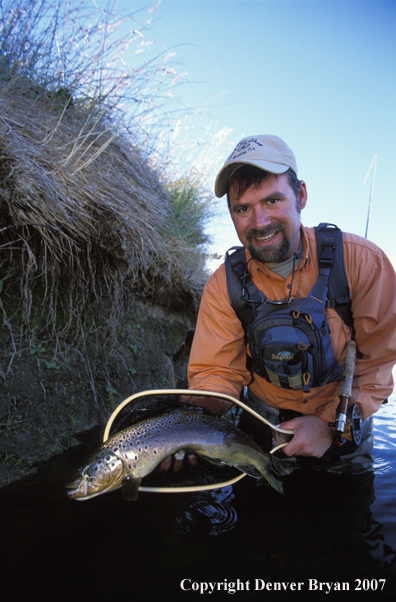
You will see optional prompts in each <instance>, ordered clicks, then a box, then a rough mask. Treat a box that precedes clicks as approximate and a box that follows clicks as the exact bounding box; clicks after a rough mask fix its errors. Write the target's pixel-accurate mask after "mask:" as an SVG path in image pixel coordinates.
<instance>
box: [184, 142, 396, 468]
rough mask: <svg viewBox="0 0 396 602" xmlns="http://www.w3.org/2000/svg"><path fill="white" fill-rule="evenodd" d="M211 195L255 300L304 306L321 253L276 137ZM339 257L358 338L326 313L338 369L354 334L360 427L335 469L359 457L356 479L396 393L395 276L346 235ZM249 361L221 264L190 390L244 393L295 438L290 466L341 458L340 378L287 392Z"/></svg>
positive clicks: (241, 149)
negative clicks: (226, 218)
mask: <svg viewBox="0 0 396 602" xmlns="http://www.w3.org/2000/svg"><path fill="white" fill-rule="evenodd" d="M215 193H216V196H218V197H222V196H223V195H225V194H227V199H228V205H229V210H230V215H231V219H232V221H233V223H234V226H235V229H236V232H237V234H238V238H239V240H240V241H241V243H242V245H243V247H244V249H245V257H246V263H247V271H248V277H250V278H251V280H252V282H253V283H254V285H255V286H256V287H257V288H258V289H259V291H261V292H262V293H263V294H264V295H265V297H266V298H267V299H270V300H272V302H279V301H284V302H285V303H287V301H288V300H290V299H300V298H305V297H307V296H308V295H309V293H310V291H311V289H312V288H313V286H314V285H315V283H316V281H317V278H318V273H319V268H318V258H317V246H316V238H315V231H314V229H313V228H304V227H303V226H302V224H301V210H302V209H304V207H305V206H306V203H307V198H308V196H307V187H306V184H305V182H303V181H302V180H298V178H297V164H296V160H295V157H294V154H293V152H292V151H291V150H290V148H289V147H288V146H287V145H286V144H285V143H284V142H283V141H282V140H281V139H280V138H278V137H276V136H268V135H265V136H264V135H260V136H250V137H248V138H244V139H243V140H242V141H241V142H239V144H238V145H237V146H236V148H235V149H234V151H233V152H232V153H231V155H230V156H229V157H228V159H227V160H226V162H225V164H224V166H223V167H222V169H221V170H220V172H219V174H218V176H217V178H216V184H215ZM343 252H344V260H345V270H346V276H347V280H348V284H349V290H350V294H351V309H352V314H353V328H351V327H349V326H347V324H346V323H345V322H344V321H343V319H342V318H341V317H340V316H339V315H338V313H337V312H336V310H335V309H334V308H327V309H326V310H325V311H324V313H325V316H326V319H327V322H328V325H329V331H330V340H331V347H332V354H333V355H334V358H335V360H336V361H337V362H338V366H337V368H338V369H339V365H341V366H342V365H343V362H344V358H345V353H346V348H347V344H348V342H349V341H350V340H351V338H352V335H353V329H354V332H355V340H356V344H357V348H358V358H357V361H356V367H355V371H354V380H353V390H352V399H351V402H350V403H351V404H357V406H358V407H359V409H360V412H361V415H362V419H363V425H364V426H363V440H362V443H361V444H360V445H359V447H358V452H355V451H353V452H351V450H350V449H349V450H348V449H347V448H344V449H345V450H347V451H348V453H347V454H346V455H345V453H344V458H343V461H342V462H341V460H340V457H341V455H342V452H341V451H340V452H339V454H338V457H337V458H336V460H335V463H333V464H334V465H336V469H335V471H336V472H337V470H338V467H340V466H341V467H342V466H347V465H348V464H349V465H350V462H349V461H350V460H353V459H354V458H355V457H359V461H358V462H355V464H354V468H353V471H354V472H364V471H366V470H368V469H369V468H370V466H371V462H372V459H371V455H370V452H371V448H372V420H371V416H372V414H373V413H374V412H376V411H377V410H378V409H379V408H380V407H381V404H382V403H383V402H384V401H385V400H386V399H387V397H388V396H389V395H390V394H391V392H392V390H393V381H392V367H393V365H394V364H395V363H396V320H395V316H396V276H395V271H394V269H393V267H392V265H391V264H390V262H389V260H388V259H387V257H386V256H385V255H384V253H383V252H382V251H381V250H380V249H379V248H378V247H376V246H375V245H374V244H372V243H371V242H368V241H366V240H365V239H362V238H360V237H358V236H355V235H352V234H345V233H344V234H343ZM251 355H252V350H251V349H250V348H249V346H247V345H246V337H245V331H244V328H243V326H242V323H241V321H240V319H239V318H238V317H237V315H236V313H235V311H234V309H233V307H232V304H231V302H230V298H229V293H228V286H227V276H226V268H225V265H224V264H223V265H222V266H221V267H220V268H219V269H218V270H217V271H216V272H215V273H214V274H213V275H212V276H211V278H210V279H209V281H208V283H207V285H206V287H205V291H204V294H203V297H202V302H201V306H200V311H199V316H198V320H197V326H196V332H195V337H194V341H193V346H192V350H191V356H190V361H189V369H188V378H189V388H190V389H198V390H206V391H216V392H219V393H224V394H226V395H231V396H232V397H234V398H237V399H239V398H240V396H241V393H242V391H243V390H244V388H245V390H246V387H248V399H247V403H248V404H249V405H251V407H253V408H254V409H255V410H256V411H258V412H259V413H261V414H262V415H263V416H266V417H267V418H270V420H271V421H272V422H274V423H278V424H279V422H281V424H280V426H281V427H282V428H285V429H290V430H292V431H293V432H294V436H293V438H292V439H291V441H290V442H289V443H288V444H287V446H286V447H285V448H284V449H283V452H284V454H285V456H286V457H289V458H296V457H297V458H301V457H313V458H320V459H322V460H323V461H324V460H325V459H326V458H327V457H328V455H329V454H332V453H333V452H337V451H338V450H342V448H343V446H342V445H340V441H339V440H338V438H337V436H336V433H335V430H334V428H332V427H331V426H329V423H330V425H331V424H332V423H334V421H335V417H336V410H337V406H338V403H339V399H338V396H337V391H338V387H339V384H340V376H337V379H336V380H333V381H331V379H330V381H326V384H324V385H322V386H313V387H300V388H290V387H286V388H284V387H283V386H277V385H276V384H274V383H273V382H272V381H271V382H269V381H268V380H267V379H266V378H264V377H263V376H262V375H260V374H258V373H257V370H255V369H253V370H252V369H251V368H250V367H249V366H250V364H251V362H250V363H249V359H250V357H251ZM247 359H248V361H247ZM278 384H279V383H278ZM308 389H310V390H308ZM186 401H187V400H186ZM189 403H190V404H192V405H197V406H201V407H202V408H203V409H204V411H206V412H208V413H210V414H213V415H218V416H220V415H222V414H223V413H224V412H226V411H227V410H228V409H230V407H231V405H232V404H231V403H229V402H227V401H225V400H221V401H219V399H218V398H210V397H201V396H197V397H195V398H194V397H191V398H190V400H189ZM249 416H250V415H249ZM291 416H292V418H291V419H290V417H291ZM287 418H289V419H287ZM252 420H253V422H254V421H255V419H252ZM252 420H250V422H252ZM282 420H283V422H282ZM245 422H246V423H249V420H246V416H244V417H243V419H241V421H240V426H241V427H242V425H244V424H245ZM256 422H257V421H256ZM247 430H249V428H248V429H247ZM253 431H254V428H253ZM336 455H337V454H336ZM332 457H333V456H332ZM346 460H347V461H348V462H345V461H346ZM347 470H349V469H347Z"/></svg>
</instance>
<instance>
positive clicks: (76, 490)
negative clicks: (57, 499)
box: [66, 477, 121, 502]
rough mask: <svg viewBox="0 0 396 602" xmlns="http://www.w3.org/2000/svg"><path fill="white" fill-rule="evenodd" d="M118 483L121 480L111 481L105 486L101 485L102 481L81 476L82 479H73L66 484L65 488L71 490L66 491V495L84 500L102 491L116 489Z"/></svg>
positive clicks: (118, 485)
mask: <svg viewBox="0 0 396 602" xmlns="http://www.w3.org/2000/svg"><path fill="white" fill-rule="evenodd" d="M120 485H121V482H120V483H114V482H113V483H110V484H109V485H107V486H103V483H101V482H99V481H95V480H93V479H89V478H88V477H83V478H82V479H77V480H75V481H73V483H70V485H66V488H67V489H70V490H71V491H68V492H67V495H68V497H70V498H72V499H73V500H78V501H79V502H83V501H84V500H89V499H91V498H93V497H96V496H98V495H102V493H107V492H108V491H113V489H117V488H118V487H120Z"/></svg>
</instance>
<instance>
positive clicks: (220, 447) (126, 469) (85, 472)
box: [68, 411, 283, 500]
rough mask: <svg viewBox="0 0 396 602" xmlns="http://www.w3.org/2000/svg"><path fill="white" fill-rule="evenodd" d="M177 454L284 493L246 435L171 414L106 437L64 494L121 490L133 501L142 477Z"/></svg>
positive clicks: (268, 460) (200, 417) (220, 423)
mask: <svg viewBox="0 0 396 602" xmlns="http://www.w3.org/2000/svg"><path fill="white" fill-rule="evenodd" d="M180 449H188V450H192V451H193V452H195V453H196V454H198V455H199V456H203V457H204V458H207V459H208V460H211V461H214V462H223V463H224V464H228V465H230V466H234V467H235V468H237V469H238V470H240V471H241V472H244V473H246V474H248V475H250V476H252V477H254V478H260V477H263V478H264V479H266V480H267V481H268V482H269V483H270V485H271V486H272V487H274V488H275V489H276V490H277V491H279V492H282V491H283V487H282V483H281V482H280V480H279V479H278V477H277V476H275V474H274V473H273V470H272V465H273V462H274V461H276V459H275V458H273V457H272V456H271V455H269V454H267V453H265V452H263V451H262V449H261V448H260V447H259V446H258V445H256V444H255V443H254V441H252V439H250V437H248V435H246V434H245V433H243V432H242V431H240V430H239V429H237V428H236V427H234V426H232V425H231V424H229V423H227V422H225V421H224V420H221V419H219V418H215V417H213V416H206V415H204V414H197V413H194V412H191V411H176V412H171V413H169V414H163V415H161V416H158V417H155V418H150V419H148V420H144V421H142V422H139V423H137V424H135V425H133V426H132V427H130V428H127V429H125V430H123V431H120V432H119V433H117V434H115V435H114V436H112V437H110V439H108V440H107V441H105V443H103V445H102V446H101V447H100V449H99V451H98V453H97V454H96V455H95V456H94V457H93V458H92V459H91V461H90V462H89V464H88V466H85V467H84V468H83V469H82V470H81V471H80V475H81V476H80V477H79V478H77V479H76V480H75V481H74V482H73V483H71V484H70V485H68V487H69V488H70V489H71V491H69V492H68V495H69V497H71V498H73V499H75V500H87V499H89V498H92V497H95V496H97V495H101V494H102V493H106V492H108V491H113V490H114V489H118V488H119V487H122V494H123V497H124V498H125V499H127V500H136V499H137V496H138V490H139V484H140V482H141V480H142V478H143V477H145V476H146V475H148V474H149V473H150V472H152V471H153V470H154V469H155V468H156V467H157V466H158V464H160V463H161V462H162V460H164V458H166V457H168V456H171V455H172V454H174V453H175V452H177V451H178V450H180Z"/></svg>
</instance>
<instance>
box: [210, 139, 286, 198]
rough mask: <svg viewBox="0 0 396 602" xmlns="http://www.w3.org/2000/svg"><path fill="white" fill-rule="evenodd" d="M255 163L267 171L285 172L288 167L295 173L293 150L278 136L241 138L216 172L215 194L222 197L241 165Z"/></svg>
mask: <svg viewBox="0 0 396 602" xmlns="http://www.w3.org/2000/svg"><path fill="white" fill-rule="evenodd" d="M246 164H247V165H255V166H256V167H259V168H260V169H263V170H264V171H268V172H269V173H274V174H281V173H285V171H287V170H288V169H289V168H290V169H292V170H293V171H294V172H295V174H296V175H297V163H296V158H295V156H294V154H293V151H292V150H291V149H290V148H289V147H288V146H287V144H286V143H285V142H283V140H281V138H278V136H269V135H260V136H247V137H246V138H243V139H242V140H241V141H240V142H238V144H237V145H236V147H235V148H234V150H233V151H232V153H231V155H230V156H229V157H228V159H227V160H226V162H225V163H224V165H223V167H222V168H221V169H220V171H219V173H218V174H217V178H216V182H215V194H216V196H217V197H219V198H220V197H222V196H223V195H225V193H226V192H227V190H228V186H229V181H230V178H231V176H232V174H233V173H234V171H235V170H236V169H238V167H240V166H241V165H246Z"/></svg>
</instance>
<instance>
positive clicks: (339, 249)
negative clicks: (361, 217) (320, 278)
mask: <svg viewBox="0 0 396 602" xmlns="http://www.w3.org/2000/svg"><path fill="white" fill-rule="evenodd" d="M315 235H316V243H317V248H318V262H319V268H321V267H328V268H330V277H329V291H328V302H327V307H334V309H335V310H336V311H337V313H338V314H339V315H340V316H341V318H342V319H343V320H344V322H345V324H347V325H348V326H349V327H351V328H353V316H352V310H351V298H350V293H349V285H348V280H347V276H346V272H345V263H344V248H343V242H342V231H341V230H340V229H339V228H338V227H337V226H335V225H334V224H325V223H322V224H319V226H317V227H316V228H315Z"/></svg>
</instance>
